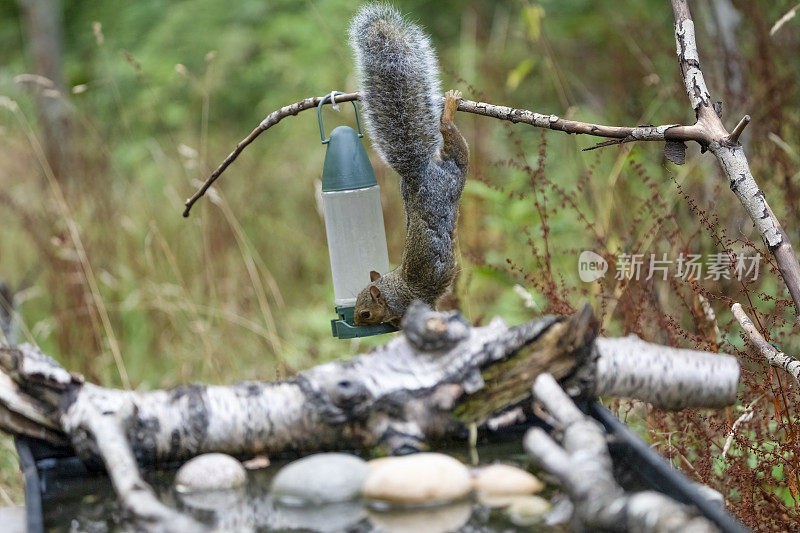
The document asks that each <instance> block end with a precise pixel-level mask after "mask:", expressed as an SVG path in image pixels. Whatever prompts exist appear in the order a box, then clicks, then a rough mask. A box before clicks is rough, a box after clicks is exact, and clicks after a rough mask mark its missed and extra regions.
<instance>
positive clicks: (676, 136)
mask: <svg viewBox="0 0 800 533" xmlns="http://www.w3.org/2000/svg"><path fill="white" fill-rule="evenodd" d="M327 97H328V95H325V96H315V97H310V98H304V99H303V100H300V101H299V102H295V103H293V104H290V105H287V106H284V107H282V108H280V109H278V110H276V111H273V112H272V113H270V114H269V115H267V117H266V118H265V119H264V120H262V121H261V123H260V124H259V125H258V126H257V127H256V128H255V129H254V130H253V131H251V132H250V134H249V135H248V136H247V137H245V138H244V139H242V140H241V141H240V142H239V144H237V145H236V148H235V149H234V150H233V151H232V152H231V153H230V154H228V156H227V157H226V158H225V159H224V160H223V161H222V163H220V165H219V166H218V167H217V168H216V169H215V170H214V172H212V173H211V175H210V176H209V177H208V179H207V180H206V181H205V182H204V183H203V185H202V186H201V187H200V188H199V189H198V190H197V192H195V193H194V194H193V195H192V196H191V197H190V198H188V199H187V200H186V202H185V204H184V205H185V208H184V210H183V216H184V217H188V216H189V211H190V210H191V209H192V206H193V205H194V204H195V202H197V200H199V199H200V197H202V196H203V195H204V194H205V193H206V191H207V190H208V188H209V187H211V185H212V184H213V183H214V182H215V181H216V180H217V178H219V177H220V175H221V174H222V173H223V172H224V171H225V169H226V168H228V166H229V165H230V164H231V163H233V161H234V160H235V159H236V158H237V157H239V154H240V153H242V150H244V149H245V148H246V147H247V145H249V144H250V143H252V142H253V141H254V140H255V139H256V137H258V136H259V135H261V134H262V133H264V132H265V131H267V130H268V129H269V128H271V127H272V126H274V125H275V124H277V123H278V122H280V121H281V120H283V119H284V118H286V117H288V116H293V115H296V114H298V113H299V112H301V111H305V110H306V109H311V108H315V107H317V106H318V105H319V103H320V102H321V101H322V99H323V98H327ZM360 98H361V95H360V94H359V93H357V92H355V93H346V94H340V95H337V96H336V101H337V102H352V101H354V100H359V99H360ZM458 110H459V111H464V112H466V113H472V114H474V115H482V116H484V117H492V118H497V119H500V120H507V121H509V122H512V123H514V124H516V123H522V124H528V125H530V126H534V127H537V128H544V129H549V130H556V131H563V132H565V133H575V134H579V135H580V134H585V135H594V136H596V137H608V138H611V139H616V141H613V142H611V141H610V144H618V143H622V142H631V141H675V142H682V141H697V142H699V143H706V142H707V138H706V137H705V133H704V132H703V131H701V130H700V129H699V128H697V127H696V126H681V125H678V124H671V125H665V126H636V127H630V126H604V125H602V124H592V123H590V122H580V121H576V120H567V119H564V118H561V117H559V116H557V115H548V114H542V113H536V112H534V111H528V110H527V109H515V108H513V107H507V106H503V105H495V104H487V103H486V102H474V101H472V100H461V101H460V102H459V104H458ZM603 145H604V146H605V144H603ZM595 148H597V147H595Z"/></svg>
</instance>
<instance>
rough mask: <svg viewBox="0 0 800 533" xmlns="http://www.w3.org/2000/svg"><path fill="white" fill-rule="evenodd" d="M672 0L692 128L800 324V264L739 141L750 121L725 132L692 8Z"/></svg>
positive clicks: (679, 58) (683, 2)
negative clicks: (769, 257) (767, 255)
mask: <svg viewBox="0 0 800 533" xmlns="http://www.w3.org/2000/svg"><path fill="white" fill-rule="evenodd" d="M671 1H672V9H673V12H674V14H675V42H676V44H677V54H678V63H679V65H680V69H681V75H682V77H683V82H684V85H685V86H686V94H687V95H688V96H689V101H690V102H691V105H692V108H693V109H694V111H695V116H696V117H697V123H696V124H694V126H692V128H694V129H696V130H698V131H700V132H702V135H703V136H704V137H705V138H706V142H705V145H706V146H707V147H708V149H709V150H710V151H711V153H712V154H714V156H715V157H716V158H717V161H719V164H720V167H722V171H723V172H724V174H725V176H726V177H727V178H728V181H729V183H730V187H731V190H732V191H733V192H734V194H736V196H737V197H738V198H739V201H740V202H741V203H742V206H743V207H744V208H745V211H747V214H748V215H749V216H750V218H751V220H752V221H753V224H754V225H755V227H756V229H757V230H758V232H759V233H760V234H761V238H762V239H764V243H765V244H766V245H767V247H768V248H769V251H770V252H771V253H772V254H773V256H774V257H775V261H776V262H777V264H778V269H779V270H780V272H781V276H782V277H783V281H784V283H785V284H786V287H787V288H788V289H789V294H790V295H791V297H792V301H793V302H794V307H795V313H796V314H797V319H798V321H800V263H798V261H797V257H796V255H795V253H794V249H793V248H792V244H791V242H789V238H788V237H787V236H786V232H785V231H784V230H783V227H781V224H780V222H778V219H777V218H776V217H775V214H774V213H773V212H772V209H771V208H770V207H769V204H767V200H766V198H765V197H764V193H763V192H762V191H761V189H759V188H758V185H757V184H756V181H755V179H754V178H753V174H752V173H751V172H750V165H749V164H748V162H747V157H746V156H745V154H744V149H743V148H742V145H741V144H740V143H739V142H738V138H739V135H740V134H741V132H742V130H743V129H744V128H745V126H746V125H747V123H748V122H749V117H745V118H743V119H742V120H741V121H740V122H739V123H738V124H737V126H736V128H734V130H733V132H732V133H728V131H727V130H726V129H725V126H724V125H723V124H722V120H721V119H720V117H719V115H718V114H717V112H716V110H715V109H714V103H713V101H712V99H711V94H710V93H709V91H708V87H707V86H706V82H705V78H704V77H703V72H702V71H701V70H700V56H699V54H698V52H697V42H696V40H695V31H694V22H693V21H692V15H691V13H690V12H689V5H688V4H687V2H686V0H671Z"/></svg>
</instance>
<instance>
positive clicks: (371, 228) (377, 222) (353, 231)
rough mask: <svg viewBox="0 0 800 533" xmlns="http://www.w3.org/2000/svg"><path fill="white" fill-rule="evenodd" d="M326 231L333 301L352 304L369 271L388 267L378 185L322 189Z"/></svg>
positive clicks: (364, 284)
mask: <svg viewBox="0 0 800 533" xmlns="http://www.w3.org/2000/svg"><path fill="white" fill-rule="evenodd" d="M322 206H323V210H324V213H325V231H326V233H327V236H328V252H329V254H330V259H331V275H332V278H333V297H334V304H335V305H338V306H344V307H351V306H354V305H355V303H356V297H357V296H358V293H359V292H360V291H361V290H362V289H363V288H364V287H366V286H367V284H368V283H369V281H370V279H369V273H370V271H371V270H375V271H377V272H379V273H381V274H385V273H386V272H388V270H389V252H388V250H387V247H386V232H385V230H384V227H383V212H382V210H381V201H380V187H379V186H378V185H373V186H372V187H364V188H361V189H351V190H343V191H323V193H322Z"/></svg>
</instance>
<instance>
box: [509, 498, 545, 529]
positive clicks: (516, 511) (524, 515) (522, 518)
mask: <svg viewBox="0 0 800 533" xmlns="http://www.w3.org/2000/svg"><path fill="white" fill-rule="evenodd" d="M549 510H550V502H548V501H547V500H545V499H544V498H540V497H539V496H517V497H516V498H514V500H513V501H512V502H511V505H509V506H508V507H506V516H508V519H509V520H511V522H512V523H514V524H515V525H517V526H532V525H534V524H538V523H540V522H542V521H544V515H545V514H547V512H548V511H549Z"/></svg>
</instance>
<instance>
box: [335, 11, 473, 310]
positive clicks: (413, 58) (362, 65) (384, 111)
mask: <svg viewBox="0 0 800 533" xmlns="http://www.w3.org/2000/svg"><path fill="white" fill-rule="evenodd" d="M350 43H351V44H352V46H353V49H354V50H355V58H356V68H357V71H358V76H359V81H360V85H361V87H360V90H361V101H362V104H363V105H362V107H363V108H364V114H365V117H366V127H367V132H368V133H369V134H370V137H371V138H372V145H373V146H374V147H375V148H376V149H377V151H378V153H379V154H380V156H381V158H382V159H383V160H384V161H386V163H387V164H388V165H389V166H391V167H392V168H393V169H394V170H396V171H397V173H398V174H400V177H401V182H400V192H401V194H402V196H403V205H404V206H405V211H406V245H405V249H404V251H403V261H402V263H401V265H400V266H399V267H398V268H396V269H394V270H392V271H391V272H389V273H387V274H385V275H383V276H382V275H380V273H378V272H374V271H373V272H370V280H371V281H370V284H369V285H367V287H366V288H365V289H364V290H362V291H361V293H359V295H358V298H357V299H356V304H355V311H354V313H355V323H356V325H370V324H378V323H381V322H389V323H391V324H395V325H399V324H400V320H401V319H402V317H403V315H404V314H405V311H406V309H407V308H408V306H409V305H410V304H411V302H412V301H414V300H421V301H423V302H425V303H426V304H428V305H431V306H433V305H435V303H436V300H437V299H438V298H439V297H440V296H441V295H442V293H444V291H445V290H447V288H448V287H449V286H450V284H451V283H452V280H453V277H454V275H455V272H456V263H455V251H454V244H453V243H454V233H455V226H456V219H457V217H458V200H459V198H460V197H461V191H462V190H463V188H464V180H465V179H466V174H467V168H468V165H469V148H468V147H467V143H466V141H465V140H464V137H463V136H462V135H461V133H460V132H459V131H458V128H456V126H455V124H454V122H453V117H454V115H455V112H456V110H457V109H458V100H459V99H460V97H461V93H459V92H458V91H450V92H448V93H447V95H445V97H444V98H442V95H441V92H440V87H439V69H438V66H437V62H436V55H435V54H434V52H433V48H432V47H431V42H430V39H429V38H428V36H427V35H425V33H424V32H423V31H422V30H421V29H420V28H419V27H418V26H417V25H415V24H413V23H411V22H409V21H408V20H406V19H405V18H403V16H402V15H400V13H399V12H398V11H397V10H395V9H394V8H392V7H391V6H388V5H386V4H371V5H367V6H365V7H362V8H361V9H360V10H359V11H358V13H357V14H356V16H355V18H354V20H353V23H352V25H351V26H350ZM365 274H366V273H365Z"/></svg>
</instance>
